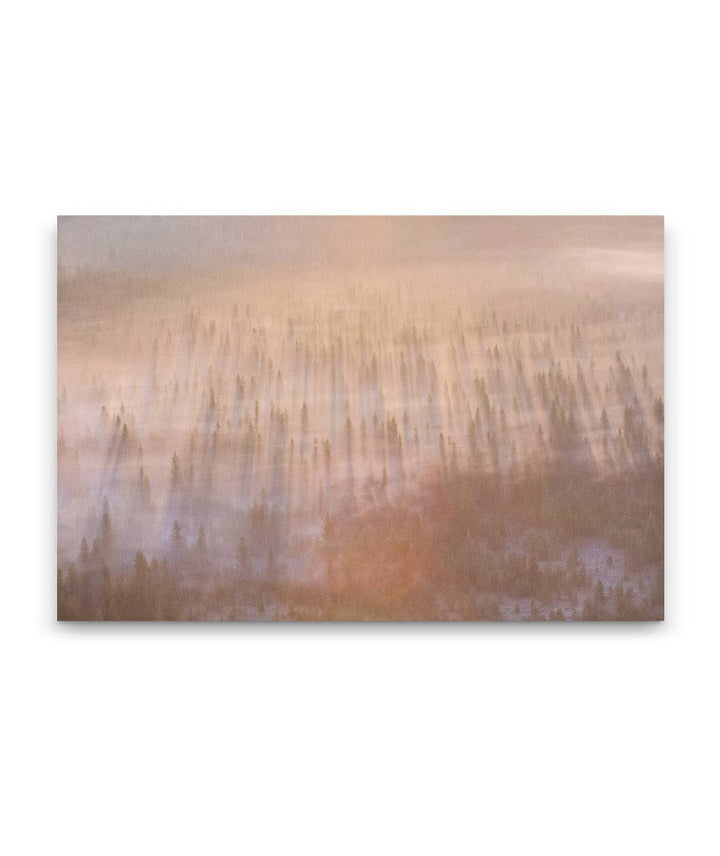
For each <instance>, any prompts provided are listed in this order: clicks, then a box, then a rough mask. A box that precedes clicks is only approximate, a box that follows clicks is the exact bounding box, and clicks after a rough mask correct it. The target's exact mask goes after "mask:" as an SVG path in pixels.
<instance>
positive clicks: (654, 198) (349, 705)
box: [0, 0, 720, 856]
mask: <svg viewBox="0 0 720 856" xmlns="http://www.w3.org/2000/svg"><path fill="white" fill-rule="evenodd" d="M712 10H713V5H712V4H710V3H707V4H705V3H699V2H685V3H682V4H679V3H675V4H666V3H662V2H652V3H638V2H628V0H624V2H605V3H602V4H591V3H582V2H567V3H565V2H547V0H546V2H543V3H536V2H534V3H512V2H503V3H499V2H498V3H494V4H488V5H482V4H480V3H478V2H474V3H456V2H447V0H446V2H443V3H439V2H437V3H432V4H431V3H423V2H413V3H409V2H407V3H392V2H388V1H387V0H385V2H370V3H368V2H364V3H356V4H347V3H340V2H337V0H336V2H325V3H323V2H321V3H317V2H309V0H306V2H296V3H272V2H256V3H253V4H248V5H244V4H241V3H228V4H220V3H213V2H204V3H198V2H194V3H184V2H172V3H152V2H125V3H122V4H120V3H118V4H105V3H98V2H96V0H95V2H72V0H65V2H62V3H24V4H20V3H16V4H13V5H12V6H10V7H8V8H6V9H5V11H4V13H3V26H2V36H1V39H2V47H1V49H0V65H1V68H0V72H1V74H0V81H1V82H0V86H2V90H3V92H2V102H1V105H2V106H1V107H0V109H1V111H2V118H3V130H2V133H1V134H0V148H1V156H0V170H1V174H2V182H1V184H0V209H1V212H2V223H0V246H2V267H1V269H0V270H1V272H2V284H3V290H2V294H3V298H4V300H3V303H2V306H3V314H2V321H1V322H0V323H1V324H2V329H1V333H0V347H2V358H1V360H0V365H1V366H2V401H3V403H4V405H5V409H4V413H3V415H2V427H3V431H2V439H3V451H4V453H5V454H4V456H3V464H2V474H3V483H2V487H3V490H2V491H1V493H0V501H1V502H2V511H1V517H0V519H1V520H2V521H3V532H2V543H3V548H4V549H3V551H2V554H1V555H2V565H1V567H2V573H3V577H2V586H1V589H0V590H1V592H2V600H1V603H2V620H1V621H0V633H2V647H1V648H0V651H1V652H2V654H1V657H2V673H1V674H2V685H1V688H2V691H3V693H2V695H3V699H2V702H0V717H1V718H2V722H1V724H0V740H1V741H2V752H1V755H0V776H1V777H2V779H1V781H2V789H3V793H2V795H0V813H1V814H2V816H3V819H2V821H1V822H0V849H1V850H2V852H4V853H7V854H12V855H13V856H15V854H24V853H30V854H36V853H38V854H45V853H56V854H164V853H172V854H185V853H188V854H198V853H213V854H215V853H240V852H242V853H248V854H265V853H273V854H274V853H283V854H284V853H311V854H355V853H359V854H375V853H390V854H398V853H412V854H415V853H431V854H438V853H464V852H483V853H489V854H505V853H512V854H515V853H528V852H532V853H541V854H542V853H553V854H557V853H568V854H569V853H573V854H575V853H583V854H595V853H597V854H607V853H613V854H617V853H623V854H624V853H628V854H630V853H632V854H637V853H643V854H661V853H662V854H664V853H668V854H678V853H710V852H718V849H717V848H718V830H717V818H715V821H713V817H712V815H713V814H715V815H716V814H717V805H718V789H717V770H718V760H719V759H718V737H717V733H718V717H719V714H720V711H719V709H718V689H717V687H718V668H717V650H718V644H717V642H718V633H717V626H718V617H719V616H720V598H719V594H720V592H719V591H718V576H719V575H720V562H718V552H719V551H718V541H717V530H718V513H719V511H718V501H717V500H718V497H717V485H718V476H719V475H720V473H718V466H717V464H718V454H717V449H718V444H719V442H720V440H719V439H718V433H717V429H718V403H717V402H718V398H719V397H720V390H718V382H717V374H716V366H717V354H718V349H717V335H718V334H717V324H718V295H717V287H718V240H719V230H718V226H719V225H720V224H719V218H718V203H717V199H718V192H719V191H720V187H719V186H718V184H719V182H718V154H719V152H720V146H719V143H720V140H718V131H717V128H718V125H717V121H718V109H717V106H718V105H717V101H718V91H717V76H718V58H717V57H718V53H717V43H716V40H717V22H713V21H712V19H711V12H712ZM58 213H63V214H71V213H86V214H100V213H106V214H109V213H114V214H128V213H149V214H155V213H228V214H231V213H440V214H442V213H455V214H459V213H510V214H513V213H515V214H519V213H537V214H550V213H560V214H580V213H583V214H587V213H598V214H600V213H603V214H620V213H622V214H638V213H648V214H664V215H665V216H666V240H667V244H666V271H667V280H666V328H667V329H666V344H667V389H666V414H667V553H666V566H667V587H666V614H667V620H666V621H665V623H663V624H652V625H645V626H643V625H635V626H617V625H616V626H591V625H585V626H582V625H578V626H534V625H525V626H502V625H499V626H422V627H418V626H415V627H413V626H339V627H338V626H235V625H224V626H204V625H197V626H150V627H141V626H99V627H98V626H92V627H89V626H68V625H56V623H55V621H54V609H55V594H54V592H55V555H54V550H55V531H54V526H55V494H54V491H55V475H54V470H55V341H56V340H55V215H56V214H58Z"/></svg>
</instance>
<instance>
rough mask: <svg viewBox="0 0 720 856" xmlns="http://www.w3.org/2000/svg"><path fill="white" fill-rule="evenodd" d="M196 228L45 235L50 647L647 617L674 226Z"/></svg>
mask: <svg viewBox="0 0 720 856" xmlns="http://www.w3.org/2000/svg"><path fill="white" fill-rule="evenodd" d="M88 219H90V220H97V219H100V220H105V219H109V220H113V219H117V220H122V219H123V218H88ZM141 219H143V220H153V219H154V218H141ZM178 219H182V218H178ZM206 219H207V220H209V221H216V222H210V223H207V222H205V220H204V218H200V220H201V222H200V223H198V222H197V221H196V220H195V219H194V218H192V221H191V222H187V223H184V224H183V232H182V233H181V234H182V235H183V236H185V237H186V238H187V236H188V235H190V237H191V238H192V239H193V241H194V242H195V243H194V244H193V243H192V242H190V243H191V245H192V247H193V252H192V253H190V252H189V251H188V250H187V248H184V246H183V245H181V244H179V243H178V242H177V241H178V238H177V235H176V234H175V233H174V232H173V231H172V230H173V229H174V225H175V224H170V226H169V227H168V232H167V234H161V235H159V236H158V235H157V234H153V240H154V241H155V243H156V244H160V245H161V247H162V250H163V252H162V254H161V255H160V256H159V261H158V260H157V259H151V260H148V258H147V257H139V258H138V257H137V255H135V256H134V255H133V252H132V249H133V245H134V242H137V236H135V237H133V235H132V234H130V233H128V232H127V231H122V230H121V229H118V231H117V233H115V232H113V231H112V228H111V227H115V228H117V227H118V224H117V223H113V224H109V225H108V230H109V233H110V235H111V237H112V241H113V243H114V246H115V248H116V250H117V247H118V246H119V251H114V252H113V254H112V256H108V258H109V259H111V260H110V261H107V260H105V261H102V260H100V261H98V259H97V258H93V259H92V260H91V262H88V261H87V260H85V263H84V264H80V263H78V261H77V259H78V257H80V256H81V255H82V252H81V251H82V248H83V241H86V240H89V233H90V226H89V225H88V224H87V223H85V222H82V221H81V222H68V223H63V221H61V222H60V226H59V272H58V399H57V407H58V451H57V455H58V567H57V593H58V594H57V596H58V618H59V619H61V620H142V621H152V620H161V621H167V620H353V621H362V620H384V621H387V620H389V621H392V620H413V621H423V620H648V619H653V620H656V619H661V618H662V617H663V575H664V549H663V543H664V501H663V495H664V453H663V439H664V392H663V372H664V365H663V286H662V223H661V221H656V220H655V219H653V218H650V219H649V220H647V219H643V218H627V221H626V222H625V223H624V227H623V229H618V228H617V227H616V226H615V225H614V224H613V228H609V227H608V224H607V222H606V221H607V220H613V219H615V218H564V220H565V221H575V220H577V221H582V222H579V223H577V224H574V223H572V222H564V223H560V224H558V223H555V224H554V228H553V229H551V230H550V237H549V236H548V224H547V223H538V222H535V220H536V219H537V220H543V218H528V220H533V222H532V223H531V222H528V223H527V224H526V225H523V226H521V227H518V225H517V224H515V223H513V224H507V223H503V224H501V226H502V228H501V227H500V226H498V225H497V223H488V222H487V221H489V220H496V218H458V220H460V221H464V222H460V223H445V222H441V223H438V220H439V221H445V220H446V219H450V218H428V219H427V221H426V218H357V220H358V222H357V223H353V222H347V221H353V220H355V219H356V218H310V220H312V221H313V222H308V223H306V224H303V225H302V228H299V227H298V226H297V225H296V224H295V223H290V224H288V223H287V220H288V219H290V220H292V219H293V218H280V220H283V221H284V222H277V221H274V222H272V223H270V224H268V223H265V222H261V221H265V220H273V218H206ZM295 219H298V220H302V219H304V218H295ZM336 219H340V220H344V221H345V222H343V223H342V224H337V223H336V222H333V221H335V220H336ZM499 219H502V218H499ZM511 219H512V218H511ZM518 219H520V220H523V219H525V218H518ZM560 219H562V218H560ZM228 220H230V221H232V222H229V223H228ZM386 220H418V221H425V222H421V223H420V222H418V223H402V224H399V225H396V224H393V229H394V231H392V233H391V234H390V235H388V228H389V227H388V224H387V223H381V222H379V221H386ZM430 221H433V222H430ZM480 221H485V222H480ZM658 223H659V225H658ZM90 225H91V226H92V228H95V226H96V224H94V223H93V224H90ZM120 225H123V224H120ZM550 225H553V224H550ZM454 226H455V227H456V229H457V234H456V233H455V232H454V231H453V227H454ZM139 228H144V226H143V224H140V227H139ZM358 233H362V235H363V240H362V241H357V240H356V238H357V234H358ZM458 234H459V235H460V238H461V239H462V240H460V238H458V236H457V235H458ZM96 237H97V236H96ZM279 238H280V239H282V240H279ZM108 240H110V239H108ZM96 243H97V242H96ZM185 243H188V241H186V242H185ZM126 245H129V247H130V248H129V249H127V246H126ZM225 245H228V246H231V247H233V250H232V252H228V253H226V254H225V256H223V262H222V264H219V265H218V264H216V263H214V262H213V261H211V260H212V259H214V258H215V256H216V255H217V252H218V249H217V248H218V246H220V247H223V246H225ZM278 245H279V246H281V247H285V249H284V250H283V252H282V253H281V254H280V255H279V256H278V252H277V250H276V249H275V248H276V247H277V246H278ZM198 247H199V249H198ZM238 247H239V249H238ZM298 247H299V249H298ZM328 247H330V248H331V249H328ZM368 247H369V248H370V249H368ZM408 247H410V249H411V250H412V252H410V251H409V250H408ZM458 247H459V248H458ZM549 247H550V248H551V249H548V248H549ZM78 248H79V249H78ZM168 258H169V259H170V261H168Z"/></svg>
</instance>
